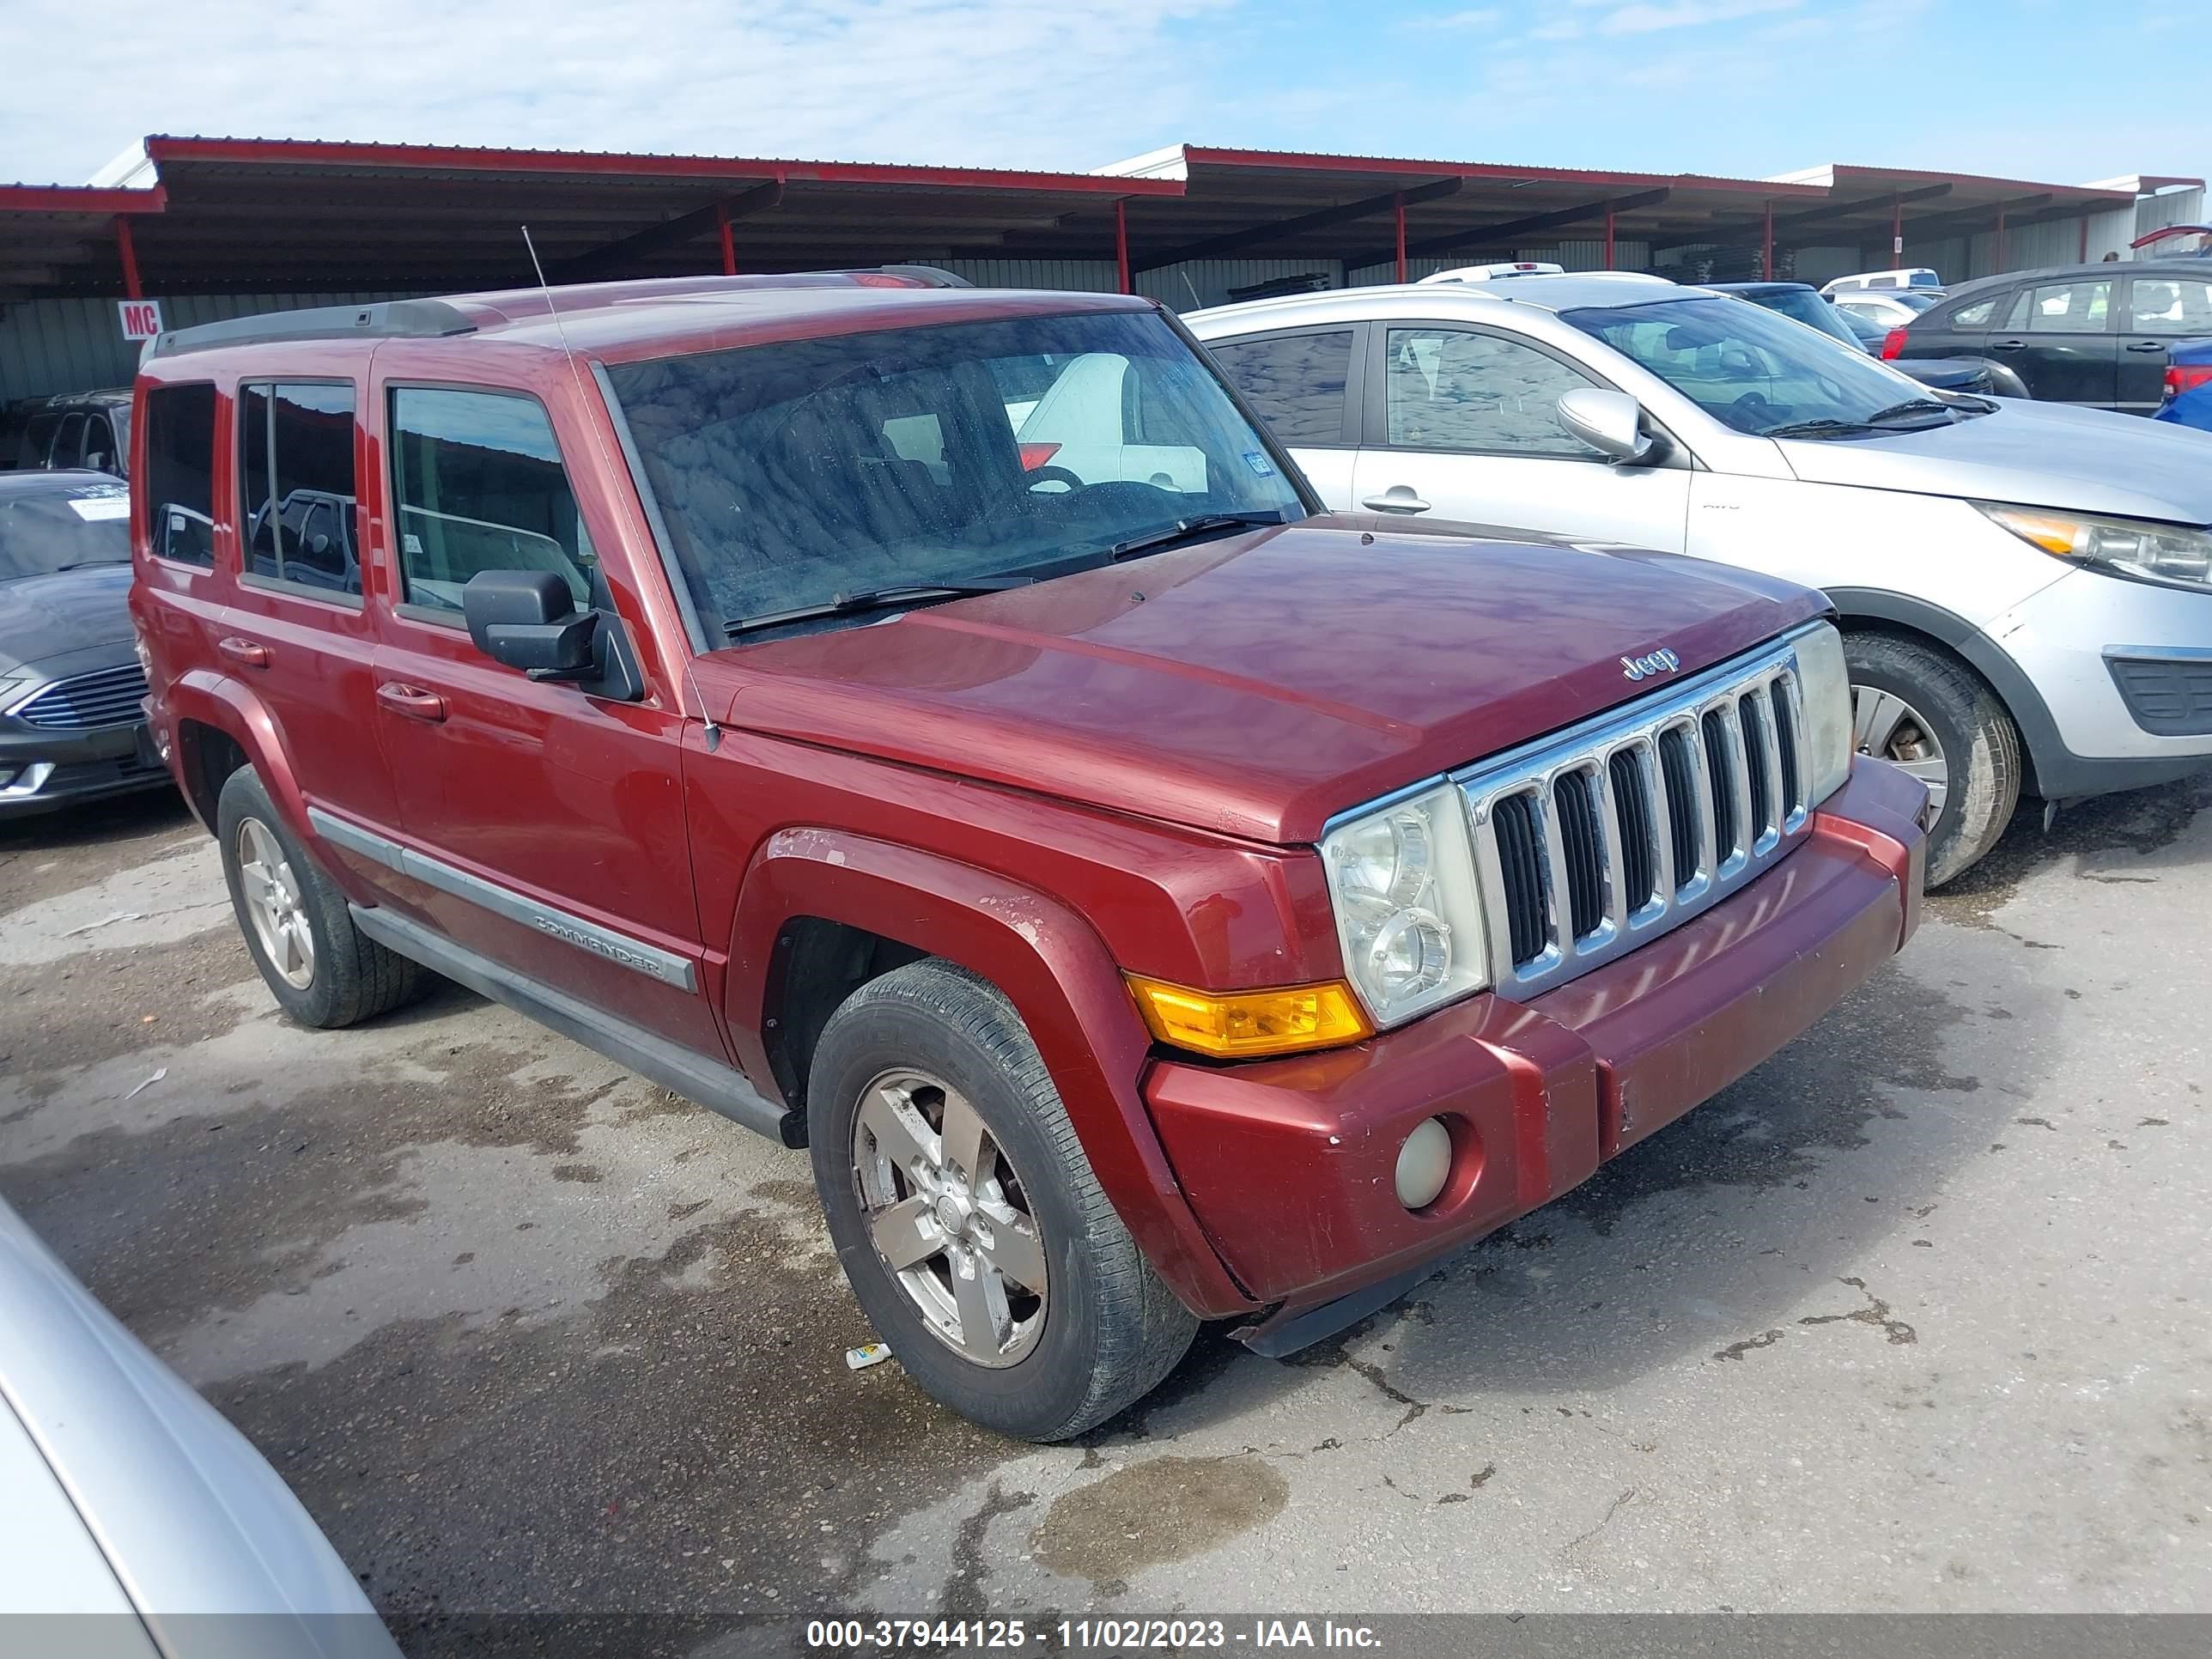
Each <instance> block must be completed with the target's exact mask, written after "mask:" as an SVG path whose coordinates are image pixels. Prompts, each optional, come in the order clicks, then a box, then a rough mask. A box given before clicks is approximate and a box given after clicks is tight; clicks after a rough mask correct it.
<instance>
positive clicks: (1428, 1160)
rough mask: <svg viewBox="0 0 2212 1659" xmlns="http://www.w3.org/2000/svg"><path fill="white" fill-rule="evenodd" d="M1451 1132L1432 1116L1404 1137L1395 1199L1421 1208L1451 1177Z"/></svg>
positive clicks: (1399, 1156)
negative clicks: (1396, 1197) (1404, 1142)
mask: <svg viewBox="0 0 2212 1659" xmlns="http://www.w3.org/2000/svg"><path fill="white" fill-rule="evenodd" d="M1451 1161H1452V1144H1451V1131H1450V1130H1449V1129H1447V1128H1445V1127H1444V1122H1443V1119H1442V1118H1440V1117H1432V1118H1431V1119H1429V1120H1428V1121H1426V1122H1425V1123H1423V1124H1421V1125H1419V1127H1417V1128H1415V1129H1414V1131H1413V1133H1411V1134H1409V1135H1407V1137H1406V1144H1405V1145H1404V1146H1401V1147H1400V1148H1399V1149H1398V1201H1399V1202H1400V1203H1401V1204H1402V1205H1404V1206H1406V1207H1407V1209H1409V1210H1425V1209H1426V1208H1427V1207H1428V1206H1430V1205H1431V1204H1433V1203H1435V1202H1436V1201H1437V1194H1438V1193H1441V1192H1442V1191H1443V1189H1444V1182H1446V1181H1448V1180H1449V1179H1450V1178H1451Z"/></svg>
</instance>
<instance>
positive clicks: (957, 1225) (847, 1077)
mask: <svg viewBox="0 0 2212 1659" xmlns="http://www.w3.org/2000/svg"><path fill="white" fill-rule="evenodd" d="M806 1095H807V1134H808V1141H809V1145H810V1147H811V1153H812V1158H813V1162H814V1181H815V1185H816V1187H817V1189H818V1190H819V1191H820V1194H821V1196H822V1206H823V1213H824V1214H825V1216H826V1217H827V1218H828V1220H829V1236H830V1239H831V1241H832V1242H833V1243H835V1244H836V1249H837V1259H838V1261H839V1262H840V1263H841V1264H842V1267H844V1269H845V1276H846V1278H847V1279H848V1280H849V1281H850V1282H851V1284H852V1286H853V1293H854V1296H855V1297H858V1298H859V1300H860V1306H861V1308H862V1309H863V1310H865V1311H866V1314H867V1316H868V1318H869V1321H870V1322H871V1323H872V1324H873V1325H874V1326H875V1328H876V1331H877V1334H878V1335H880V1336H882V1337H883V1338H884V1340H885V1341H887V1342H889V1343H890V1347H891V1352H893V1353H895V1354H896V1356H897V1357H898V1358H899V1360H900V1362H901V1363H902V1364H903V1365H904V1366H905V1368H906V1370H907V1373H908V1376H912V1377H913V1378H914V1379H915V1382H916V1383H920V1384H921V1387H922V1389H924V1390H925V1391H926V1392H927V1393H928V1394H929V1395H932V1396H933V1398H935V1399H936V1400H938V1401H941V1402H942V1403H943V1404H945V1405H946V1406H949V1407H951V1408H952V1409H953V1410H954V1411H957V1412H958V1413H960V1414H961V1415H962V1416H963V1417H967V1418H969V1419H973V1420H974V1421H975V1422H977V1423H980V1424H981V1425H984V1426H985V1427H987V1428H991V1429H995V1430H997V1431H1000V1433H1003V1434H1008V1435H1012V1436H1015V1437H1018V1438H1021V1439H1024V1440H1038V1441H1052V1440H1064V1439H1066V1438H1067V1437H1069V1436H1071V1435H1075V1434H1080V1433H1081V1432H1082V1431H1084V1430H1085V1429H1087V1428H1090V1427H1091V1426H1093V1425H1096V1424H1097V1423H1100V1422H1103V1421H1104V1420H1105V1419H1107V1418H1109V1417H1111V1416H1112V1415H1113V1414H1114V1413H1116V1412H1118V1411H1120V1410H1121V1409H1122V1407H1126V1406H1128V1405H1130V1404H1132V1403H1133V1402H1134V1401H1137V1400H1138V1399H1139V1398H1141V1397H1142V1396H1143V1395H1146V1394H1147V1393H1149V1392H1151V1390H1152V1388H1153V1387H1154V1386H1155V1385H1156V1384H1157V1383H1158V1382H1159V1381H1160V1379H1161V1378H1162V1377H1164V1376H1166V1375H1167V1374H1168V1372H1169V1371H1170V1370H1173V1369H1174V1367H1175V1364H1176V1361H1177V1360H1178V1359H1180V1358H1182V1355H1183V1353H1184V1352H1185V1351H1186V1350H1187V1349H1188V1347H1189V1346H1190V1340H1191V1338H1192V1336H1193V1334H1194V1333H1195V1332H1196V1330H1197V1328H1198V1322H1197V1321H1196V1320H1195V1319H1194V1318H1193V1317H1192V1316H1191V1315H1190V1314H1189V1313H1188V1312H1187V1311H1186V1310H1184V1309H1183V1307H1182V1304H1180V1303H1178V1302H1177V1301H1176V1298H1175V1296H1174V1294H1173V1292H1171V1291H1169V1289H1168V1288H1167V1286H1166V1285H1164V1283H1162V1282H1161V1280H1160V1279H1159V1276H1158V1274H1156V1273H1153V1271H1152V1267H1151V1264H1150V1263H1148V1262H1147V1261H1146V1260H1145V1258H1144V1255H1143V1254H1142V1253H1141V1252H1140V1251H1139V1249H1138V1248H1137V1244H1136V1241H1135V1240H1134V1239H1133V1238H1132V1237H1130V1236H1129V1230H1128V1229H1127V1227H1126V1226H1124V1225H1122V1223H1121V1218H1120V1217H1119V1216H1117V1215H1116V1214H1115V1212H1114V1209H1113V1206H1111V1205H1110V1204H1109V1202H1108V1201H1107V1199H1106V1195H1105V1194H1104V1192H1103V1190H1102V1189H1101V1188H1100V1187H1099V1185H1098V1182H1097V1177H1096V1176H1094V1175H1093V1174H1092V1173H1091V1164H1090V1160H1089V1159H1088V1158H1085V1156H1084V1153H1083V1148H1082V1146H1081V1145H1080V1144H1079V1142H1078V1140H1077V1139H1076V1135H1075V1130H1074V1126H1073V1125H1072V1124H1071V1123H1070V1122H1069V1121H1068V1118H1067V1113H1066V1109H1065V1108H1064V1107H1063V1106H1062V1105H1061V1103H1060V1092H1059V1091H1058V1090H1057V1089H1055V1088H1054V1086H1053V1083H1052V1079H1051V1077H1050V1075H1049V1074H1048V1073H1047V1072H1046V1070H1045V1067H1044V1062H1043V1060H1042V1059H1040V1058H1039V1056H1038V1054H1037V1051H1036V1045H1035V1044H1034V1043H1033V1042H1031V1041H1030V1035H1029V1032H1028V1030H1026V1028H1024V1025H1023V1024H1022V1023H1021V1020H1020V1018H1019V1017H1018V1015H1017V1014H1016V1013H1015V1012H1014V1011H1013V1008H1012V1006H1011V1005H1010V1004H1009V1003H1008V1002H1007V1001H1006V998H1005V997H1004V996H1003V995H1002V994H1000V992H999V991H998V990H997V988H996V987H994V986H992V985H990V984H988V983H987V982H986V981H982V980H980V979H977V978H976V977H975V975H971V974H969V973H967V972H966V971H964V970H963V969H959V968H956V967H954V966H952V965H951V963H944V962H939V961H933V960H927V961H922V962H916V963H909V964H908V966H906V967H904V968H901V969H897V970H896V972H893V973H890V974H886V975H884V976H883V977H881V978H879V979H875V980H872V981H869V982H868V983H867V984H866V985H864V986H862V987H860V989H859V990H858V991H855V992H854V994H852V996H851V997H849V998H848V999H847V1000H846V1001H845V1003H844V1004H843V1006H841V1007H840V1008H839V1009H838V1010H837V1012H836V1013H835V1014H834V1015H832V1016H831V1017H830V1019H829V1024H828V1025H827V1026H826V1027H824V1028H823V1033H822V1040H821V1042H820V1044H819V1045H818V1047H817V1048H816V1050H815V1054H814V1060H813V1065H812V1066H811V1072H810V1075H809V1078H808V1082H807V1090H806Z"/></svg>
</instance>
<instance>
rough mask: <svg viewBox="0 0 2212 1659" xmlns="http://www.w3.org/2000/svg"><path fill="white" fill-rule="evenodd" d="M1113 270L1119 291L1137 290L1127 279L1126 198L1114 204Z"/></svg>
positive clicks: (1127, 213)
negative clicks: (1119, 285)
mask: <svg viewBox="0 0 2212 1659" xmlns="http://www.w3.org/2000/svg"><path fill="white" fill-rule="evenodd" d="M1114 271H1115V277H1116V279H1117V280H1118V281H1119V283H1120V284H1121V290H1120V291H1121V293H1123V294H1134V293H1135V292H1136V291H1137V290H1136V289H1135V288H1134V287H1133V285H1132V284H1131V283H1130V281H1129V204H1128V201H1127V198H1126V197H1122V198H1119V199H1117V200H1116V201H1115V204H1114Z"/></svg>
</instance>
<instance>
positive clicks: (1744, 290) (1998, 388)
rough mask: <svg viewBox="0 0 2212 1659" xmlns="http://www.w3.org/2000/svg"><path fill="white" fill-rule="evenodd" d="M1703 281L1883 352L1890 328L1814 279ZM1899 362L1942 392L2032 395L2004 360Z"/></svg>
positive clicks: (1868, 349)
mask: <svg viewBox="0 0 2212 1659" xmlns="http://www.w3.org/2000/svg"><path fill="white" fill-rule="evenodd" d="M1698 286H1699V287H1700V288H1709V289H1712V290H1713V291H1714V292H1715V293H1716V294H1733V295H1735V296H1736V298H1738V299H1739V300H1748V301H1751V302H1752V304H1753V305H1755V306H1765V307H1766V308H1767V309H1768V310H1769V311H1778V312H1780V313H1782V314H1783V315H1784V316H1785V317H1788V318H1790V319H1792V320H1793V321H1796V322H1800V323H1803V324H1804V325H1806V326H1807V327H1808V328H1817V329H1819V330H1820V331H1821V332H1822V333H1823V334H1832V335H1834V336H1835V337H1837V338H1838V339H1839V340H1843V341H1846V342H1848V343H1850V344H1852V345H1855V346H1857V348H1858V349H1860V350H1862V351H1865V352H1868V353H1870V354H1874V355H1879V348H1880V346H1881V340H1882V337H1883V334H1884V333H1885V331H1884V330H1882V329H1881V328H1878V327H1876V326H1875V325H1873V324H1871V323H1869V322H1868V321H1867V320H1866V319H1864V318H1863V317H1860V316H1859V315H1858V314H1857V313H1855V312H1851V311H1849V310H1846V309H1845V308H1844V307H1842V306H1839V305H1837V304H1835V303H1834V302H1832V301H1830V300H1828V299H1826V297H1824V296H1823V295H1821V293H1820V290H1819V289H1816V288H1814V286H1813V285H1812V284H1811V283H1699V284H1698ZM1896 367H1897V368H1899V369H1902V370H1903V371H1904V372H1905V374H1909V375H1911V377H1912V378H1913V379H1914V380H1917V381H1919V382H1920V384H1921V385H1923V386H1932V387H1934V388H1935V389H1936V391H1938V392H1969V393H1974V394H1978V395H1979V396H1982V397H1992V398H2025V397H2026V396H2027V387H2026V386H2024V385H2022V384H2021V380H2020V377H2019V376H2018V375H2016V374H2014V373H2013V372H2012V371H2011V370H2010V369H2008V368H2005V367H2004V365H2002V363H1991V362H1984V361H1983V360H1981V359H1979V358H1975V357H1929V358H1924V359H1914V360H1912V361H1910V362H1899V363H1898V364H1897V365H1896Z"/></svg>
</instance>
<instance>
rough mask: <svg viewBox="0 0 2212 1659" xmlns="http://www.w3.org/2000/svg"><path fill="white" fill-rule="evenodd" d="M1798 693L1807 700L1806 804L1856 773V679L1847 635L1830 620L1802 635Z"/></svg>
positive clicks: (1823, 796) (1814, 802) (1799, 638)
mask: <svg viewBox="0 0 2212 1659" xmlns="http://www.w3.org/2000/svg"><path fill="white" fill-rule="evenodd" d="M1797 695H1798V697H1799V699H1800V700H1801V701H1802V702H1803V703H1804V705H1805V711H1804V713H1805V761H1806V775H1805V805H1807V806H1808V807H1810V806H1818V805H1820V803H1821V802H1822V801H1824V800H1826V799H1827V798H1828V797H1829V796H1831V795H1832V794H1834V793H1836V791H1837V790H1838V789H1840V788H1842V787H1843V784H1844V779H1845V778H1847V777H1849V776H1850V775H1851V747H1852V744H1851V678H1850V672H1849V671H1847V670H1846V669H1845V668H1844V636H1843V635H1840V634H1838V632H1836V630H1835V629H1833V628H1832V627H1830V626H1829V625H1828V624H1827V623H1820V625H1819V626H1818V627H1816V628H1808V629H1806V630H1805V631H1804V632H1803V633H1802V634H1800V635H1798V636H1797Z"/></svg>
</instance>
